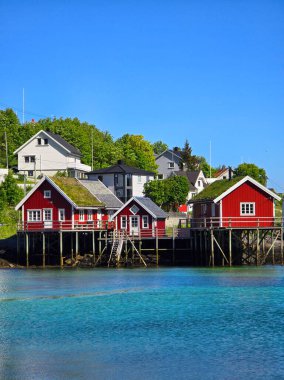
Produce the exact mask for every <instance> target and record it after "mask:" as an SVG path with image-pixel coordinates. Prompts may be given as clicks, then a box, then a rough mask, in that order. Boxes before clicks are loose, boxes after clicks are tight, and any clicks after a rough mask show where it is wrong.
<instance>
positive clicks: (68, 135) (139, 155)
mask: <svg viewBox="0 0 284 380" xmlns="http://www.w3.org/2000/svg"><path fill="white" fill-rule="evenodd" d="M42 129H43V130H45V131H51V132H53V133H57V134H59V135H60V136H62V137H63V138H64V139H65V140H66V141H67V142H69V143H70V144H72V145H73V146H74V147H76V148H77V149H79V150H80V151H81V153H82V162H83V163H85V164H87V165H92V164H93V168H94V169H99V168H104V167H107V166H110V165H113V164H115V163H116V162H117V160H119V159H122V160H124V161H125V162H126V163H127V164H128V165H133V166H136V167H138V168H141V169H145V170H151V171H156V168H157V167H156V164H155V159H154V150H153V147H152V144H151V143H150V142H148V141H146V140H145V139H144V137H143V136H141V135H129V134H126V135H124V136H122V137H121V138H120V139H118V140H116V141H115V140H114V139H113V138H112V136H111V135H110V133H109V132H107V131H100V130H99V129H98V128H96V126H95V125H92V124H88V123H86V122H80V120H79V119H77V118H74V119H71V118H66V119H63V118H60V119H56V118H54V119H50V118H46V119H40V120H38V121H37V122H36V123H35V122H29V123H25V124H24V126H23V125H21V124H20V121H19V119H18V117H17V115H16V114H15V113H14V111H13V110H12V109H6V110H5V111H2V110H0V142H1V143H0V167H6V166H7V160H6V141H7V146H8V165H9V167H12V166H14V165H17V157H16V156H14V154H13V152H14V151H15V150H16V149H17V148H19V147H20V146H21V145H22V144H24V143H25V142H26V141H28V140H29V139H30V138H31V137H32V136H33V135H34V134H36V133H37V132H39V131H40V130H42ZM92 154H93V157H92Z"/></svg>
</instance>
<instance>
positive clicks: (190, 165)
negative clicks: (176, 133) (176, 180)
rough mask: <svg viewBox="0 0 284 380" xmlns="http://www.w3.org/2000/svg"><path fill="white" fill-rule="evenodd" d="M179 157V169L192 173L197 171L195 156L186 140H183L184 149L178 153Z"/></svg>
mask: <svg viewBox="0 0 284 380" xmlns="http://www.w3.org/2000/svg"><path fill="white" fill-rule="evenodd" d="M180 156H181V159H182V161H183V162H182V163H181V167H180V169H181V170H183V169H186V170H188V171H194V170H197V169H198V159H197V156H194V155H193V154H192V149H191V147H190V145H189V142H188V140H185V143H184V147H183V149H182V150H181V152H180Z"/></svg>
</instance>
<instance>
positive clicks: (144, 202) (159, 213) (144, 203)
mask: <svg viewBox="0 0 284 380" xmlns="http://www.w3.org/2000/svg"><path fill="white" fill-rule="evenodd" d="M132 201H135V202H136V203H137V204H138V205H140V206H141V207H142V208H143V209H144V210H145V211H147V212H148V213H149V214H150V215H152V216H153V217H154V218H155V219H158V218H167V217H168V214H167V213H166V212H165V211H164V210H162V209H161V207H159V206H157V205H156V203H154V202H153V201H152V199H150V198H146V197H132V198H130V199H129V200H128V201H127V202H126V203H125V204H124V205H123V206H122V207H121V208H120V209H119V210H118V211H117V212H116V213H115V214H114V215H113V216H112V218H115V217H116V216H117V215H118V214H119V212H120V211H121V210H123V209H124V208H125V207H126V206H127V205H129V203H131V202H132Z"/></svg>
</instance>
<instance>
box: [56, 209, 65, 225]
mask: <svg viewBox="0 0 284 380" xmlns="http://www.w3.org/2000/svg"><path fill="white" fill-rule="evenodd" d="M58 220H59V222H64V221H65V208H60V209H59V210H58Z"/></svg>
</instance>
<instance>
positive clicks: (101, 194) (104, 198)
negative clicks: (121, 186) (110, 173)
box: [79, 179, 123, 209]
mask: <svg viewBox="0 0 284 380" xmlns="http://www.w3.org/2000/svg"><path fill="white" fill-rule="evenodd" d="M79 182H80V183H82V185H83V186H85V187H86V188H87V189H88V190H89V191H90V192H91V193H92V194H93V195H94V196H95V197H96V198H97V199H99V200H100V201H101V202H103V203H104V204H105V207H106V208H108V209H119V208H120V207H121V206H123V203H122V202H121V200H120V199H118V198H117V197H116V196H115V195H114V194H113V192H112V191H110V189H109V188H107V187H106V186H105V185H104V184H103V183H102V182H101V181H90V180H82V179H80V180H79Z"/></svg>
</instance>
